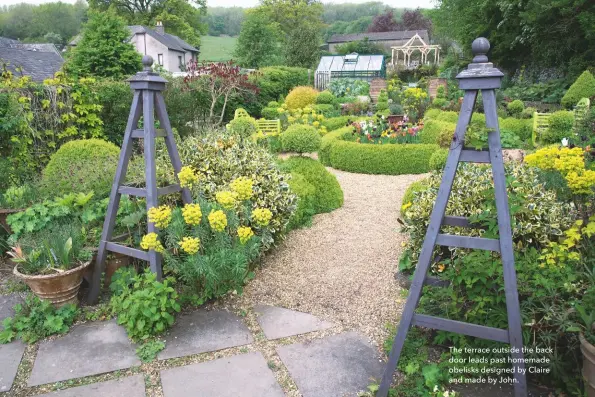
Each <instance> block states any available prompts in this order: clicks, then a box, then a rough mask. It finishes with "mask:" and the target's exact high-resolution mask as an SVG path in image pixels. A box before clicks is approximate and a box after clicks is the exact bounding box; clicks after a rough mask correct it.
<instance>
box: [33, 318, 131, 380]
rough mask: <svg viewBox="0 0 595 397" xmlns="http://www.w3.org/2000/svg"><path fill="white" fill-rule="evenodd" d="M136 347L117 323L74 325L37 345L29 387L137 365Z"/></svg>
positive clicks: (104, 322) (102, 322) (111, 321)
mask: <svg viewBox="0 0 595 397" xmlns="http://www.w3.org/2000/svg"><path fill="white" fill-rule="evenodd" d="M135 350H136V349H135V346H134V345H133V344H132V342H130V341H129V340H128V336H127V335H126V330H125V329H124V328H123V327H121V326H119V325H118V324H116V320H110V321H101V322H95V323H88V324H81V325H77V326H75V327H74V328H72V329H71V331H70V332H69V333H68V334H67V335H65V336H63V337H61V338H58V339H54V340H51V341H45V342H42V343H41V344H40V345H39V350H38V352H37V358H36V359H35V364H34V365H33V372H32V373H31V377H30V378H29V382H28V385H29V386H37V385H42V384H45V383H52V382H58V381H62V380H68V379H74V378H81V377H84V376H89V375H97V374H102V373H105V372H111V371H115V370H118V369H124V368H129V367H132V366H135V365H140V360H139V359H138V358H137V356H136V351H135Z"/></svg>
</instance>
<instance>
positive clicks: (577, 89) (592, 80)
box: [561, 70, 595, 109]
mask: <svg viewBox="0 0 595 397" xmlns="http://www.w3.org/2000/svg"><path fill="white" fill-rule="evenodd" d="M594 95H595V77H593V75H592V74H591V72H589V71H588V70H585V71H584V72H583V73H582V74H581V75H580V76H579V77H578V78H577V79H576V81H575V82H574V83H573V84H572V85H571V86H570V88H569V89H568V91H566V94H564V96H563V97H562V101H561V104H562V106H564V107H565V108H566V109H572V108H573V107H574V105H576V104H577V103H578V101H580V100H581V99H582V98H590V97H592V96H594Z"/></svg>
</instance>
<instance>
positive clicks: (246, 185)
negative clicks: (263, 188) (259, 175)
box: [229, 176, 254, 201]
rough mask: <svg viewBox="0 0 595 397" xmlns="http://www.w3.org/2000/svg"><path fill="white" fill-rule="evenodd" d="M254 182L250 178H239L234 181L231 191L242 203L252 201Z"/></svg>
mask: <svg viewBox="0 0 595 397" xmlns="http://www.w3.org/2000/svg"><path fill="white" fill-rule="evenodd" d="M253 184H254V182H253V181H252V179H250V178H245V177H243V176H242V177H239V178H236V179H234V180H233V181H232V182H231V184H230V185H229V186H230V187H231V190H232V191H233V192H234V193H235V196H236V199H238V200H240V201H244V200H250V198H252V185H253Z"/></svg>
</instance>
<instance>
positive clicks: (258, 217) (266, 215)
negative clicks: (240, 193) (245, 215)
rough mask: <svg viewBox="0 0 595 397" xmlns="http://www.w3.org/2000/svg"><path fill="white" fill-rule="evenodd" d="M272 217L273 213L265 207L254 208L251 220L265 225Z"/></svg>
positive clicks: (259, 224)
mask: <svg viewBox="0 0 595 397" xmlns="http://www.w3.org/2000/svg"><path fill="white" fill-rule="evenodd" d="M272 218H273V213H272V212H271V211H270V210H269V209H267V208H256V209H255V210H254V211H252V220H254V221H255V222H256V224H257V225H258V226H267V225H268V224H269V222H270V221H271V219H272Z"/></svg>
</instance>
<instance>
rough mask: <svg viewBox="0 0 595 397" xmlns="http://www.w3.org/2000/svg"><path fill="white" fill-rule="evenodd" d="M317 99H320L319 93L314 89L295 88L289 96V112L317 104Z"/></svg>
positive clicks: (286, 99)
mask: <svg viewBox="0 0 595 397" xmlns="http://www.w3.org/2000/svg"><path fill="white" fill-rule="evenodd" d="M316 97H318V91H316V90H315V89H314V88H312V87H307V86H301V87H295V88H294V89H293V90H291V91H290V92H289V94H287V97H286V98H285V104H286V105H287V108H288V109H289V110H296V109H303V108H305V107H306V106H308V105H312V104H313V103H314V102H316Z"/></svg>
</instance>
